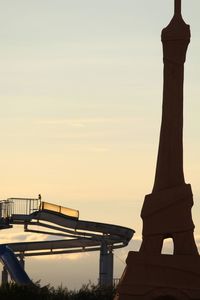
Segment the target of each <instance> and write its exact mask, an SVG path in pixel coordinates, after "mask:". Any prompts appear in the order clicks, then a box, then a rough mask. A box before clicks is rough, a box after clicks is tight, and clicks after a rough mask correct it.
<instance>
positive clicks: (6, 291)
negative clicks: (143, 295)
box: [0, 283, 115, 300]
mask: <svg viewBox="0 0 200 300" xmlns="http://www.w3.org/2000/svg"><path fill="white" fill-rule="evenodd" d="M114 294H115V290H114V289H113V288H104V289H103V288H100V287H99V286H95V285H91V284H87V285H83V286H82V287H81V288H80V289H79V290H68V289H67V288H64V287H62V286H60V287H58V288H54V287H51V286H49V285H48V286H44V287H40V285H39V283H36V284H35V285H33V286H29V287H27V286H24V287H20V286H18V285H16V284H14V283H10V284H5V285H2V286H1V287H0V299H1V300H3V299H5V300H11V299H12V300H23V299H26V300H36V299H37V300H54V299H55V300H113V297H114Z"/></svg>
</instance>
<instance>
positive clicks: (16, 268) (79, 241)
mask: <svg viewBox="0 0 200 300" xmlns="http://www.w3.org/2000/svg"><path fill="white" fill-rule="evenodd" d="M18 200H19V201H18ZM22 200H23V199H22ZM33 200H34V199H29V200H28V201H26V202H25V203H26V207H25V209H22V208H21V204H20V205H18V204H17V203H21V199H14V198H10V199H9V200H6V201H4V202H2V203H1V207H0V208H1V220H3V222H2V224H3V226H2V229H4V228H5V226H8V227H9V228H10V226H12V225H20V224H21V225H23V226H24V230H25V231H26V232H32V233H39V234H47V235H55V236H56V239H52V240H50V241H49V240H46V241H45V240H43V241H36V242H18V243H9V244H6V245H1V246H0V247H1V248H0V249H1V250H0V251H1V252H0V258H1V260H2V262H3V263H4V265H5V267H6V269H7V270H8V272H9V273H10V275H11V277H12V279H13V280H14V281H15V282H16V283H19V284H21V285H24V284H30V279H29V278H28V276H27V274H26V273H25V271H24V270H23V268H22V267H21V265H20V263H19V261H18V259H17V258H16V256H21V255H23V257H27V256H37V255H52V254H64V253H78V252H87V251H100V265H102V266H103V268H102V270H100V273H99V274H100V275H99V277H100V278H108V277H109V276H110V277H109V278H110V279H109V280H110V282H111V280H112V278H111V276H112V275H111V274H112V268H113V266H112V264H113V262H112V255H113V254H112V251H113V250H114V249H117V248H121V247H125V246H126V245H128V243H129V241H130V240H131V238H132V236H133V234H134V230H132V229H130V228H126V227H122V226H119V225H113V224H106V223H99V222H94V221H84V220H79V212H78V211H77V210H74V209H69V208H66V207H62V206H59V205H55V204H52V203H48V202H40V205H36V206H34V205H32V203H33ZM34 201H35V200H34ZM27 203H28V205H29V207H28V209H27ZM11 205H12V206H13V209H11V208H10V206H11ZM18 207H19V208H20V209H18ZM30 207H31V209H29V208H30ZM31 210H32V212H31ZM30 212H31V213H30ZM41 228H42V229H41ZM58 236H62V237H64V239H62V240H58ZM7 246H9V247H7ZM1 253H2V254H1ZM107 259H110V265H109V264H108V260H107ZM105 270H106V271H105ZM106 276H107V277H106ZM102 280H104V279H102ZM109 280H108V279H105V282H108V281H109Z"/></svg>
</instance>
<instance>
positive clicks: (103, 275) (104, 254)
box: [99, 243, 113, 287]
mask: <svg viewBox="0 0 200 300" xmlns="http://www.w3.org/2000/svg"><path fill="white" fill-rule="evenodd" d="M99 285H100V286H101V287H109V286H112V285H113V252H112V249H110V247H108V245H106V244H105V243H103V244H102V246H101V251H100V262H99Z"/></svg>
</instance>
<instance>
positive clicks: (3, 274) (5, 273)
mask: <svg viewBox="0 0 200 300" xmlns="http://www.w3.org/2000/svg"><path fill="white" fill-rule="evenodd" d="M7 283H8V271H7V270H6V268H5V266H4V267H3V270H2V272H1V284H2V285H3V284H7Z"/></svg>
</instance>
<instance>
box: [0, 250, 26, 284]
mask: <svg viewBox="0 0 200 300" xmlns="http://www.w3.org/2000/svg"><path fill="white" fill-rule="evenodd" d="M0 260H1V261H2V263H3V264H4V266H5V267H6V269H7V271H8V272H9V274H10V276H11V278H12V279H13V280H14V281H15V282H16V283H17V284H19V285H31V284H32V281H31V280H30V278H29V277H28V275H27V274H26V272H25V271H24V269H23V268H22V266H21V264H20V262H19V261H18V259H17V257H16V256H15V254H14V253H13V251H12V250H11V249H10V248H9V247H7V246H5V245H0Z"/></svg>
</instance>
